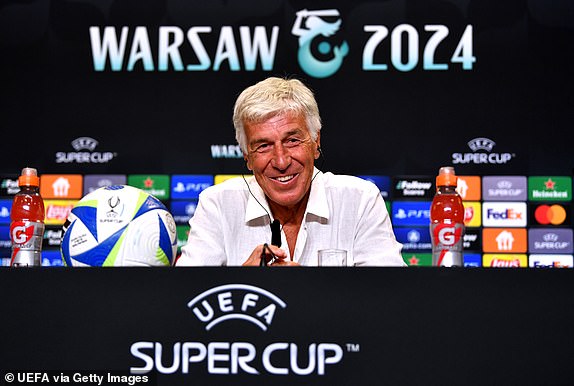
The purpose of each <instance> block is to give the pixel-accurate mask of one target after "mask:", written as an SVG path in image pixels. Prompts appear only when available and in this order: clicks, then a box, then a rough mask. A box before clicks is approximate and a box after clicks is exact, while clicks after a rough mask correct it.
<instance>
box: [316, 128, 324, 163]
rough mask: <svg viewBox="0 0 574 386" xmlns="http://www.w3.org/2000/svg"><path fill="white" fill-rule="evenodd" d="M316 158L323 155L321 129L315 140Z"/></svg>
mask: <svg viewBox="0 0 574 386" xmlns="http://www.w3.org/2000/svg"><path fill="white" fill-rule="evenodd" d="M315 145H316V147H315V159H317V158H319V157H320V156H322V155H323V153H322V152H321V132H320V131H319V132H318V133H317V139H316V140H315Z"/></svg>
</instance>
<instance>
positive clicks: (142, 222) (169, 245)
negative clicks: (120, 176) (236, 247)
mask: <svg viewBox="0 0 574 386" xmlns="http://www.w3.org/2000/svg"><path fill="white" fill-rule="evenodd" d="M63 231H64V236H63V238H62V244H61V247H60V250H61V252H62V260H63V261H64V265H66V266H69V267H77V266H85V267H101V266H141V267H153V266H171V265H173V263H174V261H175V258H176V253H177V233H176V227H175V221H174V220H173V216H172V215H171V213H170V212H169V211H168V210H167V208H166V207H165V205H164V204H163V203H162V202H161V201H160V200H158V199H157V198H156V197H154V196H152V195H151V194H148V193H146V192H144V191H143V190H141V189H138V188H135V187H133V186H129V185H112V186H107V187H102V188H99V189H97V190H94V191H93V192H91V193H88V194H87V195H85V196H84V197H83V198H82V199H81V200H80V201H78V202H77V203H76V205H75V206H74V208H73V209H72V211H71V213H70V214H69V215H68V219H67V221H66V223H65V224H64V226H63Z"/></svg>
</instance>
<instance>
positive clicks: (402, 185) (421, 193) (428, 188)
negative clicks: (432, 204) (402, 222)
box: [392, 176, 436, 200]
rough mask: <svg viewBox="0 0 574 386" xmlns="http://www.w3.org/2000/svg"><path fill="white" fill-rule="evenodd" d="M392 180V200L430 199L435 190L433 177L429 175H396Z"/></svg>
mask: <svg viewBox="0 0 574 386" xmlns="http://www.w3.org/2000/svg"><path fill="white" fill-rule="evenodd" d="M392 181H393V190H392V196H393V200H399V199H406V200H416V199H421V200H432V198H433V197H434V195H435V192H436V188H435V185H434V178H431V177H415V176H397V177H393V178H392Z"/></svg>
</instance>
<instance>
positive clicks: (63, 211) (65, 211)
mask: <svg viewBox="0 0 574 386" xmlns="http://www.w3.org/2000/svg"><path fill="white" fill-rule="evenodd" d="M78 201H79V200H44V209H45V210H46V218H45V221H44V222H45V224H46V225H64V223H65V222H66V219H67V218H68V215H69V214H70V212H71V211H72V209H73V208H74V206H75V205H76V203H77V202H78Z"/></svg>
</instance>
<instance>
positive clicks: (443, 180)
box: [436, 166, 458, 186]
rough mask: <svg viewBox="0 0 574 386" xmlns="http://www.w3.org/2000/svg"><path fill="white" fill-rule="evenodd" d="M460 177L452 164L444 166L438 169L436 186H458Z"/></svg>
mask: <svg viewBox="0 0 574 386" xmlns="http://www.w3.org/2000/svg"><path fill="white" fill-rule="evenodd" d="M457 181H458V177H457V176H456V174H455V173H454V168H453V167H452V166H443V167H442V168H440V169H439V171H438V176H437V177H436V186H456V184H457Z"/></svg>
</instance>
